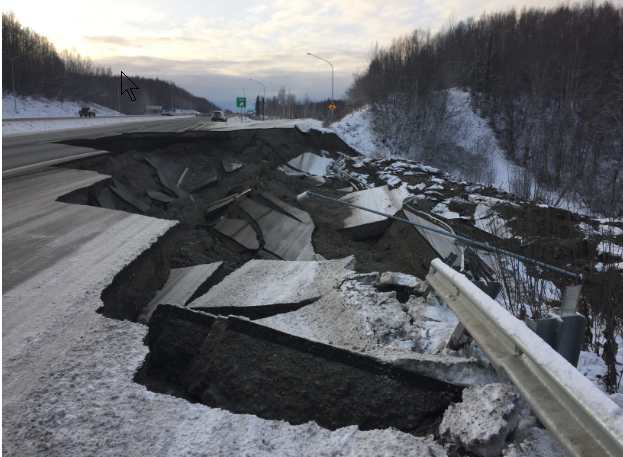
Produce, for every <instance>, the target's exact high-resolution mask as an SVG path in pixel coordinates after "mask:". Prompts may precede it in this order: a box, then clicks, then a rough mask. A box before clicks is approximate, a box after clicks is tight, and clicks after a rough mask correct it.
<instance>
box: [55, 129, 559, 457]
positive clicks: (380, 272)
mask: <svg viewBox="0 0 623 457" xmlns="http://www.w3.org/2000/svg"><path fill="white" fill-rule="evenodd" d="M79 143H80V144H84V145H89V146H92V147H97V148H98V149H107V150H109V151H111V153H110V154H107V155H103V156H99V157H93V158H89V159H85V160H81V161H78V162H74V163H72V164H71V167H72V168H81V169H84V170H92V171H96V172H99V173H102V174H103V175H106V176H108V178H104V177H103V176H102V175H100V176H102V178H101V179H99V180H98V181H97V182H95V183H93V184H92V185H89V186H87V187H84V188H81V189H78V190H73V191H72V192H70V193H68V194H66V195H64V196H62V197H61V198H60V201H61V202H65V203H69V204H71V205H70V206H73V207H77V206H75V205H76V204H78V205H89V206H95V207H100V208H106V209H107V210H113V212H116V213H123V212H125V213H128V212H129V213H137V214H140V215H141V217H144V216H148V218H146V219H152V220H162V219H168V220H169V221H170V224H171V225H172V226H173V225H175V226H174V227H173V228H171V229H170V230H168V232H167V233H166V234H164V235H163V236H161V237H160V238H159V239H158V241H157V242H155V243H153V244H152V245H151V247H149V248H148V249H145V250H144V251H143V252H142V254H141V255H140V256H138V257H137V258H136V259H135V260H134V261H133V262H131V263H128V264H127V265H126V266H125V268H124V269H123V270H121V271H120V272H119V273H118V274H117V275H116V277H115V278H114V281H112V283H111V284H110V285H109V286H108V287H107V288H105V289H104V290H103V292H102V295H101V298H102V302H103V309H102V311H103V314H104V316H107V317H114V318H118V319H125V320H127V321H126V323H124V324H114V325H128V326H130V327H131V328H133V329H136V328H140V329H142V330H140V331H138V330H137V331H136V333H137V334H139V333H140V332H145V331H147V334H146V339H145V343H146V345H147V346H146V347H143V346H142V344H141V343H140V342H136V345H137V346H141V347H140V348H139V347H133V348H129V347H127V345H125V346H124V347H126V348H127V349H126V350H128V351H131V352H136V353H141V354H142V355H143V356H142V357H137V358H135V359H133V360H134V363H133V364H131V365H132V367H133V369H135V370H138V371H136V372H135V373H134V374H133V375H131V376H127V373H128V370H127V369H126V370H124V373H125V374H126V379H127V380H132V379H134V380H135V381H136V383H135V384H134V387H132V388H131V389H129V390H130V391H132V392H135V389H137V387H136V386H140V387H142V386H146V387H147V388H148V389H150V391H151V392H150V393H151V395H155V397H153V398H154V399H156V398H157V399H158V401H159V402H162V401H164V400H163V398H169V397H170V398H175V399H176V401H177V402H183V403H176V405H178V406H176V409H175V410H176V411H177V410H179V409H178V408H181V409H182V410H184V406H181V405H183V404H185V405H187V406H186V408H188V409H189V410H190V409H191V408H192V406H191V405H192V402H199V403H202V404H203V405H205V406H202V408H205V409H203V410H201V411H206V412H208V413H209V414H213V415H218V416H219V417H221V418H225V417H227V418H228V419H227V420H230V419H231V418H230V416H228V414H233V417H234V418H237V419H232V420H234V421H235V420H242V419H241V418H243V417H249V416H250V417H253V418H254V419H253V421H257V422H254V423H257V424H260V423H263V422H262V421H268V422H270V423H274V424H282V423H285V422H283V421H286V422H287V423H288V424H291V426H292V427H297V426H301V425H302V424H306V423H310V421H311V422H313V423H315V424H318V425H319V426H320V427H322V428H323V429H327V430H330V431H331V433H341V431H342V430H344V429H345V428H348V427H350V426H356V427H357V428H359V430H368V432H367V433H370V434H371V435H370V436H374V437H380V436H381V433H382V430H392V429H398V430H400V431H401V432H399V433H402V434H403V435H404V434H406V435H408V436H410V437H411V438H417V440H418V441H417V443H418V444H417V445H416V444H414V443H415V442H414V441H410V443H411V446H412V449H416V448H417V449H419V450H421V449H422V448H423V447H424V448H426V451H423V452H425V453H429V454H431V455H444V454H445V451H444V448H443V447H440V446H439V444H443V445H444V446H446V449H447V450H448V451H450V452H452V453H456V452H459V453H461V452H464V451H466V452H475V453H476V455H500V454H501V452H502V450H503V449H504V448H505V447H507V446H508V445H509V442H511V443H521V442H522V441H523V440H524V439H528V438H526V437H531V436H534V435H539V436H542V435H543V433H545V436H546V438H545V441H547V442H548V443H550V444H551V445H552V446H553V448H556V447H557V445H556V444H555V440H553V438H552V437H551V436H549V435H547V433H546V432H544V431H542V429H540V428H539V426H538V424H536V422H535V421H534V420H532V418H533V416H532V415H531V414H530V411H529V410H528V409H526V408H525V405H523V404H522V403H521V401H520V397H519V396H517V395H515V394H514V393H512V387H511V388H510V389H511V393H509V394H508V395H506V394H505V395H502V396H500V399H499V401H498V400H496V401H497V403H496V404H495V405H493V404H491V405H490V404H485V405H478V406H480V407H482V408H480V410H479V409H478V408H476V409H475V410H474V411H475V412H474V414H481V415H482V416H483V417H490V416H491V415H492V414H493V412H492V411H491V409H490V408H489V407H490V406H493V407H495V408H498V407H501V409H499V411H504V413H503V414H501V415H499V417H498V418H497V419H496V420H495V421H487V420H483V421H480V420H477V421H475V422H474V424H471V425H470V424H466V423H465V421H463V420H452V419H451V418H450V417H448V418H447V416H448V415H450V414H452V411H456V408H455V409H452V408H449V406H450V405H451V404H455V405H461V403H460V402H459V401H460V399H461V395H462V396H463V404H465V405H467V404H471V403H470V402H472V401H473V395H472V392H473V391H474V392H475V391H477V389H476V388H475V387H474V386H481V385H483V386H496V385H495V384H492V383H495V382H497V381H500V379H499V378H498V376H497V374H496V373H495V372H494V370H493V369H492V367H491V365H490V363H489V362H488V360H487V358H486V357H485V356H483V354H482V352H480V351H479V350H478V347H477V345H476V344H475V343H474V342H473V340H471V339H470V338H469V335H467V337H465V335H462V337H461V339H462V341H461V343H460V344H456V341H452V340H453V337H454V336H455V334H456V330H457V328H459V327H457V324H458V321H457V319H456V317H455V316H454V315H453V313H452V312H451V311H450V310H449V309H448V308H447V306H446V305H445V304H444V303H443V301H441V300H439V298H438V297H437V296H436V295H435V293H434V292H432V291H431V289H430V288H429V287H428V284H427V283H426V281H424V280H421V279H418V277H419V278H423V277H424V276H425V272H426V270H427V268H428V264H429V262H430V260H431V259H432V258H433V257H434V256H435V255H436V253H435V243H430V240H429V241H427V240H426V239H425V238H424V237H423V236H422V235H421V234H420V233H418V231H417V230H415V229H413V228H412V227H409V226H406V225H400V224H396V223H394V222H393V221H392V220H390V219H388V218H383V217H380V218H379V217H370V215H369V214H366V213H362V212H360V211H358V210H356V209H345V208H344V207H342V206H339V205H338V206H331V205H318V203H317V202H314V201H310V200H307V199H305V198H304V192H305V191H306V190H309V189H310V188H314V189H315V188H319V187H320V188H322V192H323V193H324V194H328V195H332V196H333V197H335V198H338V199H342V200H343V201H345V202H357V203H360V204H362V205H364V204H365V205H366V206H368V207H373V208H374V209H375V210H377V211H378V212H381V213H386V214H392V215H393V214H396V215H399V216H402V217H404V212H403V203H404V200H405V199H406V198H407V197H411V198H415V199H418V200H420V201H421V202H422V203H425V201H426V200H427V198H437V197H436V194H438V193H439V190H443V186H441V184H440V183H442V182H445V180H444V179H442V178H441V175H440V174H439V173H438V172H436V171H431V170H430V169H428V168H427V167H423V166H420V165H417V164H411V163H409V164H406V165H401V167H402V168H401V169H402V170H403V171H405V170H406V171H405V173H404V175H406V176H408V177H409V178H408V179H409V181H408V182H407V183H404V182H401V180H399V179H394V178H393V177H391V176H388V173H383V172H382V171H381V170H380V169H379V168H376V166H373V164H372V163H371V162H370V161H369V160H367V159H363V158H361V157H360V156H359V155H358V154H357V153H356V151H353V150H351V149H350V148H348V147H347V146H346V145H344V144H343V143H342V142H341V141H340V140H339V139H338V138H337V137H335V136H334V135H332V134H328V133H325V132H320V131H313V130H312V131H308V132H303V131H299V130H297V129H270V130H247V131H244V132H231V131H222V132H209V131H207V132H185V133H183V134H176V135H171V134H149V135H140V134H134V135H125V136H122V137H112V138H103V139H98V140H92V141H84V142H79ZM87 143H88V144H87ZM453 186H454V187H453V188H452V190H451V191H452V192H453V194H454V195H459V194H460V193H461V192H462V191H467V187H468V186H467V185H466V184H460V185H455V184H453ZM432 188H434V189H435V190H434V191H433V190H432ZM440 188H441V189H440ZM428 189H431V190H428ZM418 196H419V197H418ZM327 259H329V260H327ZM414 275H415V276H414ZM102 319H105V318H103V317H102ZM106 320H110V319H106ZM128 321H132V322H139V323H143V324H147V327H145V326H143V325H141V324H138V323H136V324H135V323H131V322H128ZM112 322H120V321H117V320H113V321H112ZM145 328H147V329H148V330H143V329H145ZM124 341H125V340H124ZM135 341H137V340H136V339H135ZM139 367H140V369H139ZM140 387H139V388H140ZM508 389H509V387H504V388H498V387H492V388H491V390H493V391H496V392H498V391H504V392H507V391H508ZM485 390H486V389H485ZM462 392H463V394H462ZM162 393H166V394H172V396H170V395H164V396H163V395H161V394H162ZM133 395H134V394H133ZM189 400H190V402H188V401H189ZM468 400H469V401H468ZM167 401H173V400H167ZM130 403H132V404H133V405H134V404H135V402H130ZM165 403H166V402H165ZM470 408H471V407H470ZM193 411H195V410H194V409H193ZM158 414H160V413H158ZM494 415H495V414H494ZM496 417H497V416H496ZM520 418H521V420H520ZM219 420H220V419H219ZM223 420H225V419H223ZM444 421H445V425H444V427H443V430H442V429H441V428H439V424H440V423H442V422H444ZM297 424H301V425H297ZM448 424H452V425H451V426H448ZM483 424H485V425H483ZM228 426H229V425H228ZM484 426H486V427H487V428H488V430H476V431H475V429H474V427H476V428H477V427H484ZM466 427H467V428H469V431H468V433H467V435H469V436H470V437H471V436H473V437H474V438H473V440H472V441H469V440H466V438H465V437H466V431H465V428H466ZM470 427H471V428H470ZM430 434H432V435H433V436H434V437H435V440H436V441H430V438H423V437H421V436H422V435H430ZM383 436H385V435H383ZM400 436H402V435H400ZM483 437H484V438H483ZM299 438H300V437H299ZM223 439H227V440H230V441H232V437H231V436H228V437H227V438H223ZM269 439H271V440H273V437H271V438H269ZM354 442H355V441H353V443H354ZM396 443H398V441H397V440H396V439H394V438H391V442H390V444H391V445H393V444H396ZM552 443H553V444H552ZM511 445H512V444H511ZM474 449H476V451H474ZM492 449H494V450H493V451H492Z"/></svg>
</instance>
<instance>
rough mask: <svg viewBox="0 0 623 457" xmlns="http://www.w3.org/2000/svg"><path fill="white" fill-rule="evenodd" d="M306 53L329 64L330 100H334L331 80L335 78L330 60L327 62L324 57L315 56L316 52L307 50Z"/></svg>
mask: <svg viewBox="0 0 623 457" xmlns="http://www.w3.org/2000/svg"><path fill="white" fill-rule="evenodd" d="M307 55H308V56H312V57H315V58H316V59H319V60H322V61H323V62H326V63H328V64H329V66H330V67H331V101H333V100H334V95H333V81H334V79H335V69H334V68H333V64H332V63H331V62H329V61H328V60H327V59H325V58H324V57H320V56H317V55H316V54H312V53H311V52H308V53H307Z"/></svg>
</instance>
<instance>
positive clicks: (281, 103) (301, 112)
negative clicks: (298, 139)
mask: <svg viewBox="0 0 623 457" xmlns="http://www.w3.org/2000/svg"><path fill="white" fill-rule="evenodd" d="M258 99H259V97H258ZM330 103H331V100H329V99H327V100H322V101H312V100H311V99H310V98H309V97H304V98H303V99H299V98H297V97H296V95H294V94H293V93H290V92H287V90H286V89H285V87H282V88H280V89H279V92H278V93H277V95H275V96H273V97H267V98H266V99H265V100H264V103H263V104H262V103H260V106H261V107H262V108H263V109H264V112H265V114H266V116H269V117H278V118H282V119H306V118H312V119H319V120H322V121H326V122H331V121H332V120H336V119H340V118H341V117H343V116H345V115H346V114H347V113H348V107H347V105H346V102H345V101H344V100H335V101H333V103H334V104H335V107H336V109H335V111H334V112H333V114H331V113H330V111H329V109H328V107H329V104H330ZM256 104H257V103H256ZM256 112H257V109H256Z"/></svg>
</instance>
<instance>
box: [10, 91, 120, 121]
mask: <svg viewBox="0 0 623 457" xmlns="http://www.w3.org/2000/svg"><path fill="white" fill-rule="evenodd" d="M16 103H17V110H16V109H15V108H16V106H15V105H16ZM83 106H89V107H91V108H92V109H94V110H95V112H96V114H97V115H98V116H122V114H121V113H119V112H117V111H115V110H113V109H110V108H106V107H105V106H101V105H98V104H96V103H88V102H83V101H75V100H65V101H63V102H61V101H59V100H51V99H48V98H44V97H21V96H18V97H15V96H13V95H3V96H2V118H3V119H10V118H22V117H77V116H78V111H80V108H82V107H83Z"/></svg>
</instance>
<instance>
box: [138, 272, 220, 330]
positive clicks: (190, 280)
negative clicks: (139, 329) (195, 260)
mask: <svg viewBox="0 0 623 457" xmlns="http://www.w3.org/2000/svg"><path fill="white" fill-rule="evenodd" d="M222 264H223V262H214V263H208V264H203V265H195V266H192V267H186V268H173V269H171V272H170V273H169V278H168V279H167V282H166V283H165V285H164V286H163V287H162V289H160V290H159V291H158V292H156V296H155V297H154V298H153V299H152V300H151V301H150V302H149V303H148V304H147V305H145V307H144V308H143V310H142V311H141V314H140V315H139V316H138V319H137V320H138V321H139V322H143V323H145V322H148V321H149V318H150V317H151V315H152V314H153V312H154V310H155V309H156V307H157V306H158V305H162V304H167V305H176V306H185V305H186V303H187V302H188V300H190V298H191V297H192V296H193V294H194V293H195V292H196V291H197V289H199V287H201V285H202V284H203V283H205V282H206V281H207V280H208V279H209V278H210V277H211V276H212V275H213V274H214V273H215V272H216V270H218V269H219V268H220V266H221V265H222Z"/></svg>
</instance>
